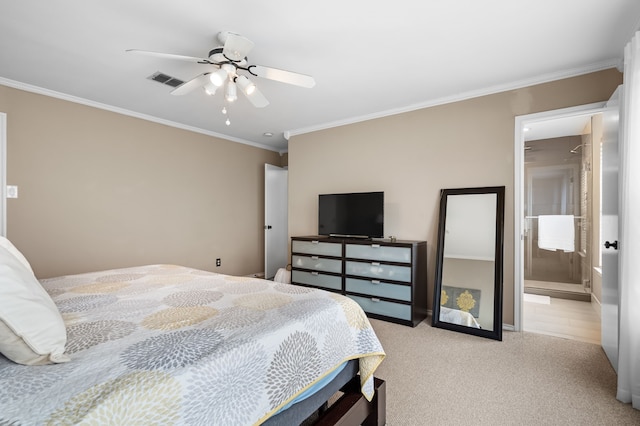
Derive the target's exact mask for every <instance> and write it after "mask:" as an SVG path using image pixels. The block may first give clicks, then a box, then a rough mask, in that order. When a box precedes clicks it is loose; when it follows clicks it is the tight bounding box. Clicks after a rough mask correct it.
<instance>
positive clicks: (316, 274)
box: [311, 271, 319, 277]
mask: <svg viewBox="0 0 640 426" xmlns="http://www.w3.org/2000/svg"><path fill="white" fill-rule="evenodd" d="M311 275H315V276H316V277H317V276H318V275H319V274H318V273H317V272H315V271H313V272H311Z"/></svg>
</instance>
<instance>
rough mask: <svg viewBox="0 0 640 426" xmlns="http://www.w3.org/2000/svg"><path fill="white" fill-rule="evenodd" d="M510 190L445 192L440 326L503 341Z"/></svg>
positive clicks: (437, 308)
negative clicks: (506, 201)
mask: <svg viewBox="0 0 640 426" xmlns="http://www.w3.org/2000/svg"><path fill="white" fill-rule="evenodd" d="M504 189H505V187H504V186H492V187H482V188H456V189H443V190H442V191H441V193H440V218H439V223H438V246H437V258H436V277H435V286H434V298H433V300H434V306H433V320H432V324H433V326H434V327H438V328H445V329H448V330H452V331H458V332H462V333H467V334H473V335H476V336H481V337H487V338H490V339H496V340H502V275H503V272H502V258H503V240H504Z"/></svg>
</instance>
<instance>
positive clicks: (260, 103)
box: [243, 87, 269, 108]
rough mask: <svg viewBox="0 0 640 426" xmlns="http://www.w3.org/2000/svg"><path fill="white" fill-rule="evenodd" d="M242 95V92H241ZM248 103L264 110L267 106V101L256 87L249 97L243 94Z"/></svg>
mask: <svg viewBox="0 0 640 426" xmlns="http://www.w3.org/2000/svg"><path fill="white" fill-rule="evenodd" d="M243 93H244V92H243ZM244 95H245V96H246V98H247V99H249V102H251V103H252V104H253V106H254V107H256V108H264V107H266V106H267V105H269V101H268V100H267V98H265V97H264V95H263V94H262V92H261V91H259V90H258V88H257V87H256V88H255V89H254V90H253V92H251V94H250V95H247V94H246V93H245V94H244Z"/></svg>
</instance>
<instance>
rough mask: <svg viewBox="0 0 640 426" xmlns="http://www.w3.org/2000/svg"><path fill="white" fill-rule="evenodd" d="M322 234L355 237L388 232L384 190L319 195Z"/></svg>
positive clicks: (371, 236) (320, 230) (319, 218)
mask: <svg viewBox="0 0 640 426" xmlns="http://www.w3.org/2000/svg"><path fill="white" fill-rule="evenodd" d="M318 235H329V236H335V237H351V238H382V237H383V236H384V192H382V191H380V192H352V193H348V194H320V195H319V196H318Z"/></svg>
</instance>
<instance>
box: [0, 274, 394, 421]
mask: <svg viewBox="0 0 640 426" xmlns="http://www.w3.org/2000/svg"><path fill="white" fill-rule="evenodd" d="M42 284H43V286H44V287H45V288H46V289H47V291H48V292H49V293H50V294H51V296H52V298H53V300H54V301H55V302H56V305H57V306H58V308H59V309H60V312H61V313H62V316H63V318H64V320H65V323H66V326H67V334H68V342H67V346H66V350H67V354H69V356H70V357H71V362H69V363H66V364H54V365H45V366H23V365H18V364H14V363H12V362H11V361H8V360H7V359H6V358H4V357H2V356H0V424H1V425H4V424H9V425H14V424H15V425H35V424H38V425H40V424H56V425H58V424H77V423H83V424H84V423H92V424H122V425H124V424H126V425H133V424H162V425H169V424H192V425H203V424H206V425H245V424H247V425H249V424H259V423H261V422H263V421H265V420H266V419H267V418H268V417H270V416H271V415H272V414H273V413H275V412H276V411H277V410H278V409H279V408H280V407H281V406H283V405H284V404H286V403H287V402H288V401H290V400H291V399H293V398H294V397H295V396H296V395H297V394H299V393H300V392H302V391H303V390H305V389H306V388H308V387H310V386H311V385H312V384H314V383H315V382H316V381H317V380H318V379H319V378H321V377H323V376H324V375H326V374H327V373H328V372H330V371H331V370H333V369H334V368H335V367H337V366H338V365H340V364H342V363H343V362H344V361H346V360H349V359H354V358H360V376H361V382H362V391H363V393H364V394H365V396H367V397H368V398H369V399H370V398H371V396H372V394H373V373H374V371H375V369H376V368H377V366H378V365H379V364H380V362H381V361H382V359H383V358H384V352H383V349H382V346H381V345H380V342H379V341H378V339H377V337H376V335H375V333H374V331H373V329H372V328H371V325H370V323H369V321H368V320H367V318H366V316H365V314H364V313H363V312H362V310H361V309H360V307H359V306H358V305H357V304H356V303H355V302H353V301H352V300H351V299H349V298H346V297H343V296H340V295H337V294H334V293H329V292H324V291H320V290H315V289H310V288H304V287H299V286H294V285H290V284H281V283H275V282H272V281H266V280H261V279H255V278H245V277H233V276H227V275H220V274H214V273H210V272H205V271H199V270H195V269H189V268H185V267H179V266H172V265H152V266H144V267H136V268H126V269H118V270H111V271H104V272H94V273H87V274H80V275H72V276H66V277H60V278H54V279H47V280H42Z"/></svg>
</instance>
